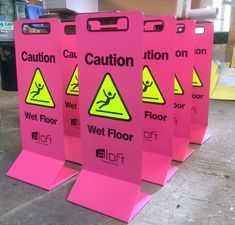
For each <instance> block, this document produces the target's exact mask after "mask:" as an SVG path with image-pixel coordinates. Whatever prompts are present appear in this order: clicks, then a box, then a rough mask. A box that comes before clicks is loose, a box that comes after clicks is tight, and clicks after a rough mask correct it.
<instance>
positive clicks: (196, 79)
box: [193, 67, 203, 87]
mask: <svg viewBox="0 0 235 225" xmlns="http://www.w3.org/2000/svg"><path fill="white" fill-rule="evenodd" d="M202 86H203V85H202V81H201V80H200V77H199V75H198V72H197V70H196V68H195V67H193V87H202Z"/></svg>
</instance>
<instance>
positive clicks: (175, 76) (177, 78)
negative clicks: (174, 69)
mask: <svg viewBox="0 0 235 225" xmlns="http://www.w3.org/2000/svg"><path fill="white" fill-rule="evenodd" d="M175 78H176V80H177V82H178V84H179V86H180V88H181V90H182V91H183V93H182V94H178V93H175V87H174V94H175V95H184V89H183V88H182V85H181V83H180V82H179V79H178V77H177V75H176V74H175Z"/></svg>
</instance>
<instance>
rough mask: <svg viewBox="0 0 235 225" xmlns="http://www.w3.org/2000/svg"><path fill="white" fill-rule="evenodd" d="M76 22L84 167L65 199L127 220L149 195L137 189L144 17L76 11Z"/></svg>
mask: <svg viewBox="0 0 235 225" xmlns="http://www.w3.org/2000/svg"><path fill="white" fill-rule="evenodd" d="M110 22H111V23H112V24H110ZM76 24H78V25H79V28H77V35H78V38H79V41H78V49H79V54H78V66H79V82H80V95H79V98H80V104H81V105H82V107H81V109H80V110H81V111H80V112H81V113H80V116H81V137H82V139H81V144H82V154H83V170H82V171H81V174H80V176H79V177H78V179H77V181H76V183H75V185H74V187H73V189H72V191H71V193H70V194H69V197H68V201H70V202H73V203H76V204H78V205H81V206H84V207H86V208H89V209H92V210H95V211H97V212H100V213H103V214H106V215H108V216H111V217H114V218H116V219H119V220H122V221H124V222H129V221H130V220H131V219H132V218H133V217H134V216H135V215H136V214H137V213H138V212H139V210H140V209H141V208H143V207H144V205H145V204H146V203H147V202H148V201H149V200H150V196H149V195H146V194H144V193H142V192H141V191H140V190H141V151H142V138H141V137H142V122H141V121H142V111H141V105H142V102H141V95H142V93H141V83H142V58H143V57H142V56H143V46H142V41H143V16H142V14H141V13H140V12H126V13H122V12H112V13H96V14H87V15H82V14H81V15H79V16H77V18H76ZM130 43H131V46H130ZM106 57H107V58H106ZM115 57H116V60H114V58H115ZM102 58H103V59H102ZM102 60H103V63H102ZM104 62H106V63H104ZM118 62H119V63H118ZM104 64H106V65H104ZM115 65H116V66H115ZM105 93H106V94H105ZM107 96H110V98H111V99H110V100H109V101H108V100H107V99H108V97H107ZM114 133H115V134H114Z"/></svg>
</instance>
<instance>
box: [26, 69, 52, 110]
mask: <svg viewBox="0 0 235 225" xmlns="http://www.w3.org/2000/svg"><path fill="white" fill-rule="evenodd" d="M37 70H39V72H40V74H41V77H42V80H43V82H44V84H45V86H46V88H47V90H48V93H49V96H50V97H51V100H52V102H53V104H54V106H53V107H52V106H45V105H37V104H32V103H28V102H27V101H26V100H27V97H28V95H29V91H30V89H31V86H32V83H33V80H34V77H35V76H36V72H37ZM24 101H25V103H26V104H28V105H35V106H39V107H46V108H52V109H54V108H55V106H56V105H55V102H54V99H53V98H52V95H51V92H50V89H49V88H48V86H47V83H46V81H45V79H44V77H43V75H42V72H41V70H40V68H39V67H37V68H36V70H35V72H34V75H33V78H32V81H31V83H30V85H29V90H28V92H27V95H26V97H25V100H24Z"/></svg>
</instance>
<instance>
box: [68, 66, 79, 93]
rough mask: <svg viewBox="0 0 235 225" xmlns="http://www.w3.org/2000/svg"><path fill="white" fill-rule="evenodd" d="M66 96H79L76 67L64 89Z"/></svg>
mask: <svg viewBox="0 0 235 225" xmlns="http://www.w3.org/2000/svg"><path fill="white" fill-rule="evenodd" d="M66 94H67V95H78V94H79V88H78V66H76V67H75V69H74V71H73V74H72V76H71V79H70V81H69V84H68V86H67V89H66Z"/></svg>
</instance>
